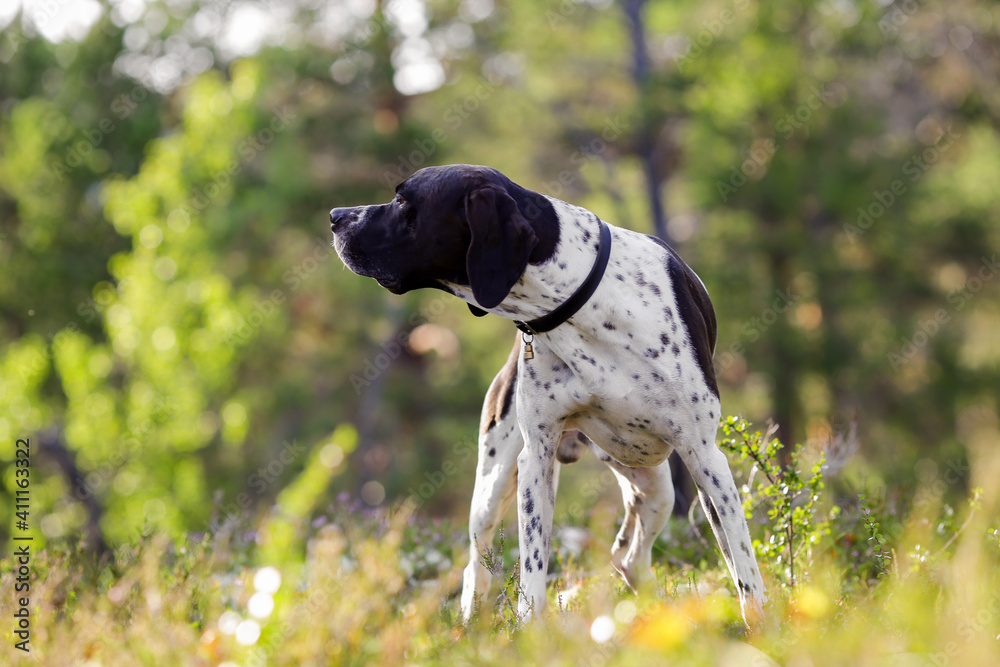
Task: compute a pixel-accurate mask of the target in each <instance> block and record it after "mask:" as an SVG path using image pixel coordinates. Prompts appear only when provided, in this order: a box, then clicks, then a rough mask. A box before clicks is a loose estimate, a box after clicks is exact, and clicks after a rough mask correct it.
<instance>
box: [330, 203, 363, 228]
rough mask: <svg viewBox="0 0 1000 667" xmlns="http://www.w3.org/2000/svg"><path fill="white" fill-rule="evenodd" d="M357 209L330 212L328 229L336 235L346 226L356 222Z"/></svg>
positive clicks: (339, 209) (336, 209)
mask: <svg viewBox="0 0 1000 667" xmlns="http://www.w3.org/2000/svg"><path fill="white" fill-rule="evenodd" d="M357 211H358V209H356V208H335V209H333V210H332V211H330V229H331V230H332V231H333V233H334V234H336V233H337V232H338V231H339V230H342V229H344V227H346V226H347V225H348V224H350V223H352V222H354V221H355V220H357V217H358V214H357Z"/></svg>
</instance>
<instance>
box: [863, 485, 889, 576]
mask: <svg viewBox="0 0 1000 667" xmlns="http://www.w3.org/2000/svg"><path fill="white" fill-rule="evenodd" d="M858 504H859V506H860V509H861V516H862V517H864V521H865V528H867V529H868V536H869V537H868V541H869V542H871V544H872V551H873V553H874V556H875V576H876V577H879V578H881V577H884V576H886V574H887V572H888V570H887V568H888V565H889V561H891V560H892V556H891V555H890V554H889V553H888V550H887V546H886V545H887V541H886V537H885V535H883V534H882V533H881V532H880V531H879V522H878V521H875V520H874V519H873V518H872V512H871V509H869V508H868V506H867V504H866V502H865V494H863V493H860V494H858Z"/></svg>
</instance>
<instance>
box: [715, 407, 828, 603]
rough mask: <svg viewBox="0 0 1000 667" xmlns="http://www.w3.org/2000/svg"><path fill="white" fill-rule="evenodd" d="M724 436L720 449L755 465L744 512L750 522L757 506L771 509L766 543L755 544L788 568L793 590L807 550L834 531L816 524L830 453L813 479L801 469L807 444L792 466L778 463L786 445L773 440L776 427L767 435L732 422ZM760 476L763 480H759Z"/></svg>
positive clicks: (764, 554)
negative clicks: (804, 551) (824, 473)
mask: <svg viewBox="0 0 1000 667" xmlns="http://www.w3.org/2000/svg"><path fill="white" fill-rule="evenodd" d="M722 431H723V433H724V435H725V438H724V439H723V440H722V442H721V443H720V447H722V449H723V450H724V451H726V452H729V453H731V454H733V455H736V456H738V457H739V461H740V462H750V463H751V464H752V465H751V469H750V473H749V475H748V479H747V483H746V485H745V486H744V488H743V494H744V497H743V510H744V512H745V513H746V516H747V520H750V519H751V518H752V516H753V512H754V509H756V508H757V507H760V506H763V507H765V508H766V510H767V518H768V519H769V525H768V528H767V532H766V534H765V539H764V540H756V539H755V540H754V549H755V551H756V552H757V556H758V557H759V558H760V559H761V560H763V561H765V562H774V563H776V564H778V565H781V564H782V563H783V562H785V563H787V568H786V570H785V573H786V575H787V583H788V585H789V586H792V587H794V586H795V584H796V581H797V577H798V570H799V568H798V567H797V563H798V562H800V561H801V560H802V557H803V553H802V552H803V549H804V548H805V547H806V546H807V545H810V544H814V543H815V542H816V541H817V540H818V539H819V538H820V536H821V535H824V534H827V533H828V532H829V523H828V522H827V521H823V522H821V523H819V524H814V521H813V518H814V515H815V512H816V506H817V504H818V503H819V499H820V492H821V491H822V490H823V486H824V483H823V464H824V462H825V460H826V457H825V454H821V455H820V458H819V460H818V461H817V462H816V463H815V464H814V465H813V466H812V470H811V473H812V474H811V476H810V477H809V478H808V479H806V478H804V477H803V475H802V473H801V472H800V470H799V460H800V457H801V454H802V450H803V447H802V445H796V446H795V448H794V449H793V450H792V452H791V455H790V456H789V464H788V466H787V467H782V466H781V465H780V464H779V463H778V453H779V452H780V451H781V449H782V444H781V442H780V441H778V439H777V438H774V437H773V435H774V433H775V431H777V426H776V425H774V424H771V425H770V426H769V427H768V430H767V431H766V432H765V433H763V434H762V433H761V432H760V431H751V429H750V426H749V424H747V422H746V420H744V419H743V418H742V417H728V418H727V419H726V420H725V421H724V422H723V423H722ZM758 473H760V475H761V476H762V479H757V477H758ZM755 480H756V484H755V483H754V482H755Z"/></svg>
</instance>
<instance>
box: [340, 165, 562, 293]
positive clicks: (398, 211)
mask: <svg viewBox="0 0 1000 667" xmlns="http://www.w3.org/2000/svg"><path fill="white" fill-rule="evenodd" d="M330 224H331V227H332V229H333V235H334V241H333V244H334V247H335V248H336V249H337V254H338V255H340V258H341V259H342V260H343V261H344V264H346V265H347V267H348V268H349V269H351V270H352V271H354V272H355V273H357V274H358V275H362V276H368V277H370V278H374V279H375V280H377V281H378V283H379V284H380V285H382V286H383V287H385V288H386V289H388V290H389V291H391V292H394V293H396V294H402V293H404V292H408V291H410V290H414V289H418V288H421V287H442V286H443V285H442V281H447V282H451V283H455V284H458V285H466V286H469V287H471V288H472V293H473V296H474V297H475V299H476V301H477V302H478V304H479V305H480V306H482V307H483V308H493V307H494V306H496V305H497V304H499V303H500V302H501V301H503V300H504V298H505V297H506V296H507V294H508V293H509V292H510V290H511V287H513V286H514V283H516V282H517V281H518V279H519V278H520V277H521V274H522V273H524V269H525V268H526V267H527V265H528V262H529V261H532V262H534V263H538V262H539V261H543V260H544V259H547V258H548V257H549V256H551V254H552V252H553V251H554V249H555V244H556V242H557V241H558V233H559V232H558V225H557V224H556V217H555V211H554V210H553V209H552V205H551V203H549V201H548V200H547V199H545V197H543V196H542V195H539V194H537V193H535V192H531V191H530V190H525V189H524V188H522V187H520V186H518V185H515V184H514V183H513V182H511V181H510V180H509V179H508V178H507V177H506V176H504V175H503V174H501V173H500V172H499V171H497V170H495V169H491V168H489V167H478V166H473V165H449V166H443V167H428V168H426V169H421V170H420V171H418V172H417V173H415V174H413V175H412V176H411V177H409V178H408V179H406V180H405V181H403V182H402V183H400V184H399V186H398V187H397V188H396V197H395V199H393V200H392V201H391V202H389V203H388V204H381V205H374V206H357V207H353V208H335V209H333V210H332V211H330Z"/></svg>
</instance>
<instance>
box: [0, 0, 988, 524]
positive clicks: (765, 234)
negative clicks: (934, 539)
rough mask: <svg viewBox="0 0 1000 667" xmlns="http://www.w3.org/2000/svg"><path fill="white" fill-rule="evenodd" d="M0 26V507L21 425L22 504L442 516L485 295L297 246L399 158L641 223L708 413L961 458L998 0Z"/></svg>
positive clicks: (978, 380) (484, 358)
mask: <svg viewBox="0 0 1000 667" xmlns="http://www.w3.org/2000/svg"><path fill="white" fill-rule="evenodd" d="M0 26H3V27H2V29H0V267H2V270H0V443H2V445H0V458H2V459H3V477H2V485H0V508H2V511H0V516H10V515H11V514H12V513H13V491H14V488H15V484H14V472H13V466H12V465H10V464H11V462H12V460H13V458H14V442H15V440H16V439H17V438H30V439H31V442H32V445H33V465H34V469H33V477H32V502H33V504H34V507H33V522H35V523H34V525H36V526H37V528H38V530H39V533H38V534H39V537H40V539H44V540H57V539H63V538H74V539H75V538H76V537H78V536H89V539H91V540H94V539H97V535H98V533H99V534H100V535H101V537H102V539H104V540H106V541H107V542H109V543H110V544H115V543H120V542H123V541H127V540H129V539H131V538H132V537H133V536H134V535H136V534H137V533H138V532H140V531H143V530H150V529H156V530H162V531H165V532H168V533H174V534H179V533H180V532H181V531H184V530H193V531H200V530H206V529H207V528H208V527H210V526H211V525H214V523H215V522H218V521H220V520H223V519H224V518H225V517H242V518H246V519H248V520H249V521H252V520H253V519H254V517H255V516H256V514H257V512H259V511H261V508H264V507H271V506H274V505H275V503H276V502H278V503H279V505H280V504H281V503H285V505H283V506H284V507H287V508H288V511H294V508H295V506H296V503H299V505H301V506H307V507H314V506H315V507H320V506H322V505H323V504H324V503H359V504H360V505H361V506H369V507H376V506H385V505H390V504H392V503H395V502H398V501H400V500H401V499H403V498H405V497H411V498H415V499H417V500H418V504H419V506H420V507H421V510H420V511H421V512H424V513H427V514H432V515H449V514H451V515H454V516H463V515H464V514H465V512H466V511H467V510H466V507H465V501H466V499H467V498H468V497H469V496H470V494H471V489H472V486H471V472H472V470H473V469H474V465H475V436H476V432H477V424H478V418H479V410H480V404H481V397H482V396H483V394H484V392H485V390H486V387H487V385H488V383H489V381H490V379H491V378H492V376H493V374H494V373H495V372H496V370H497V369H498V368H499V367H500V365H501V364H502V362H503V360H504V359H505V358H506V355H507V353H508V351H509V348H510V345H511V343H512V342H513V339H514V336H513V328H512V327H511V326H510V324H509V323H508V322H505V321H502V320H499V319H497V318H492V317H489V318H483V319H476V318H473V317H472V316H471V315H470V314H469V313H468V310H467V309H466V308H465V305H464V304H463V303H461V302H459V301H458V300H456V299H453V298H451V297H448V296H447V295H443V294H440V293H415V294H411V295H407V296H405V297H396V296H393V295H390V294H388V293H387V292H385V291H383V290H382V289H381V288H379V287H378V285H377V284H375V283H374V282H373V281H371V280H367V279H362V278H359V277H357V276H355V275H353V274H352V273H350V272H349V271H347V270H346V269H344V268H343V266H342V265H341V263H340V261H339V260H338V259H337V258H336V256H335V255H333V254H332V253H331V250H330V247H329V241H330V239H329V229H328V228H329V224H328V221H327V211H328V210H329V209H330V208H332V207H334V206H341V205H353V204H360V203H373V202H381V201H388V200H389V199H390V198H391V193H392V188H393V187H394V186H395V185H396V184H397V183H398V182H399V181H401V180H402V179H403V178H405V177H406V176H408V175H409V174H410V173H412V172H413V171H414V170H416V169H417V168H419V167H421V166H427V165H432V164H443V163H453V162H469V163H476V164H488V165H491V166H494V167H496V168H498V169H500V170H501V171H503V172H505V173H506V174H507V175H508V176H510V177H511V178H512V179H513V180H515V181H516V182H518V183H520V184H522V185H524V186H526V187H529V188H531V189H534V190H538V191H540V192H544V193H547V194H551V195H554V196H557V197H560V198H563V199H566V200H568V201H571V202H573V203H576V204H580V205H583V206H586V207H588V208H590V209H591V210H593V211H595V212H596V213H598V214H599V215H600V216H601V217H602V218H604V219H606V220H608V221H610V222H613V223H614V224H617V225H620V226H625V227H629V228H632V229H636V230H640V231H643V232H647V233H652V234H657V235H659V236H661V237H663V238H664V239H666V240H667V241H669V242H670V243H671V244H673V245H674V246H675V247H676V248H677V249H678V250H679V251H680V253H681V254H682V256H683V257H684V258H685V259H686V260H687V261H688V263H689V264H691V266H692V267H694V268H695V270H696V271H697V272H698V273H699V274H700V276H701V277H702V279H703V280H704V282H705V283H706V285H707V286H708V289H709V291H710V293H711V294H712V296H713V299H714V301H715V305H716V310H717V312H718V316H719V322H720V333H719V345H718V349H717V352H716V364H717V369H718V374H719V377H720V380H721V382H720V385H721V387H720V388H721V391H722V400H723V408H724V412H725V413H726V414H735V413H740V414H743V415H744V416H746V417H747V418H749V419H751V420H753V421H756V422H758V423H761V424H763V422H764V421H765V420H767V419H774V420H775V421H776V422H777V423H778V424H779V427H780V435H781V437H782V439H783V441H785V442H802V443H806V444H808V446H810V447H815V448H818V447H822V446H823V445H824V443H827V442H829V441H830V440H831V439H832V438H834V437H835V436H837V435H838V434H843V433H845V432H847V431H848V430H849V428H850V426H849V425H850V424H851V423H852V421H855V420H856V424H857V436H856V440H857V442H858V443H859V444H860V449H859V451H858V453H857V454H856V455H855V456H854V458H853V459H852V461H851V463H850V464H849V466H848V467H847V469H846V470H845V471H844V472H843V473H842V475H843V479H842V481H841V483H842V484H845V485H849V486H850V485H853V487H854V488H855V489H862V488H864V489H868V490H875V491H876V492H877V491H878V490H879V489H886V488H888V489H904V490H905V489H906V488H908V487H909V486H911V485H913V484H914V483H915V481H916V479H917V478H919V477H920V471H921V470H922V469H923V468H922V465H923V466H924V468H926V464H922V462H925V461H926V460H927V459H931V460H933V461H935V462H937V466H938V469H939V470H941V471H942V474H944V473H945V471H947V475H945V478H946V479H948V481H949V483H950V484H953V491H954V492H955V493H956V494H960V493H964V491H965V489H964V488H963V485H964V480H965V479H966V477H967V473H968V470H967V466H966V464H965V462H966V461H967V460H968V458H969V453H970V452H972V451H974V450H976V449H985V448H995V447H996V446H997V442H998V438H1000V436H998V420H997V410H998V405H997V388H998V387H1000V336H998V333H997V332H998V330H1000V299H998V294H1000V291H998V286H1000V279H998V273H1000V266H998V264H997V251H998V249H1000V79H998V73H1000V48H998V47H1000V6H998V5H997V4H996V3H992V2H982V1H978V2H973V1H972V0H950V1H948V2H944V1H943V0H942V1H934V0H927V1H926V2H920V1H917V0H912V1H910V0H899V1H897V2H896V3H888V2H885V1H883V0H877V1H873V0H822V1H816V2H811V1H805V2H799V1H794V2H793V1H788V0H759V1H758V0H719V1H716V0H711V1H708V2H691V1H688V0H677V1H673V2H646V1H644V0H624V1H623V2H619V3H615V2H612V1H611V0H561V1H560V2H549V1H545V2H537V1H535V0H506V1H504V0H495V1H494V0H461V1H455V0H387V1H383V2H380V1H377V0H347V1H344V2H324V1H321V0H273V1H262V2H250V1H243V0H219V1H217V2H216V1H206V2H193V1H191V0H156V1H144V0H122V1H115V0H111V1H110V2H107V1H104V2H97V1H96V0H22V2H18V0H14V1H13V2H10V1H7V2H5V3H4V5H3V7H2V9H0ZM584 465H588V464H584ZM564 479H565V478H564ZM292 480H295V484H294V489H295V494H292V495H290V496H286V497H285V498H283V499H282V498H281V494H282V492H283V490H286V489H287V488H289V483H290V482H291V481H292ZM594 489H598V490H601V491H602V492H603V491H607V492H608V493H610V486H609V485H605V486H603V487H589V488H586V489H583V490H581V489H580V488H579V487H576V489H575V490H574V488H573V487H572V486H570V487H569V488H567V485H566V484H565V483H564V491H565V492H566V493H567V494H569V495H570V497H571V498H572V497H573V494H574V493H575V494H576V495H577V496H578V497H581V496H582V498H583V500H592V499H593V495H596V491H595V492H594V494H590V492H591V491H593V490H594ZM588 494H590V496H588ZM612 495H613V494H612ZM9 534H10V526H9V525H8V522H4V524H3V525H0V537H2V538H4V541H5V542H6V537H7V536H9Z"/></svg>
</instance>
